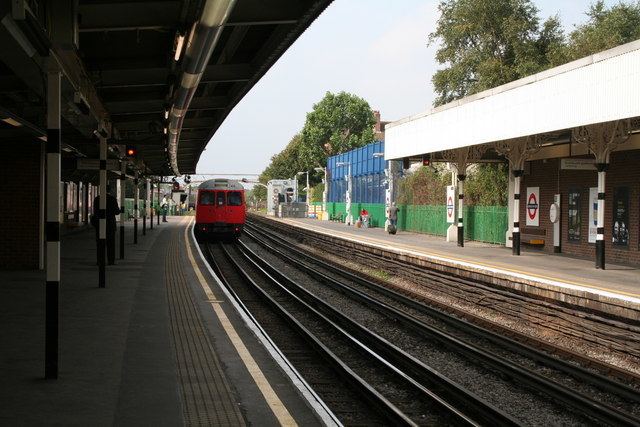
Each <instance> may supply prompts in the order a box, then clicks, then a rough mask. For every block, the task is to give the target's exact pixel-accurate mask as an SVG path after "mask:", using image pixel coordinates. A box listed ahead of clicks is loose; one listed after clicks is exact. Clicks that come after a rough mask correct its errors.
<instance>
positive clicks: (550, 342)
mask: <svg viewBox="0 0 640 427" xmlns="http://www.w3.org/2000/svg"><path fill="white" fill-rule="evenodd" d="M251 220H252V221H253V220H257V221H258V222H257V223H258V224H260V225H261V226H266V227H268V228H269V229H272V230H277V231H278V233H279V234H285V235H286V236H287V244H288V245H295V246H297V245H300V244H305V245H310V246H313V247H315V248H317V251H316V252H315V253H314V252H312V251H309V250H307V253H309V254H312V255H313V256H316V257H317V256H318V255H319V253H320V252H322V251H325V253H328V254H329V258H331V259H327V260H328V261H331V262H332V263H334V264H336V263H337V262H336V261H337V258H344V259H345V262H340V261H338V262H339V263H340V264H342V265H341V266H340V268H342V269H343V270H349V271H351V272H352V273H357V274H361V271H357V270H355V269H353V268H351V269H350V268H349V267H345V265H344V264H345V263H349V262H351V263H353V262H356V263H357V264H358V265H361V266H366V268H368V269H370V270H373V271H375V272H378V271H380V272H386V273H385V274H387V273H388V274H389V275H392V276H393V277H397V278H402V279H404V280H405V281H406V282H407V283H406V284H404V285H403V288H402V289H399V288H398V286H397V285H392V284H391V283H389V282H387V281H386V280H379V279H376V278H370V279H371V280H372V281H377V282H378V283H379V284H382V285H383V286H386V287H389V288H394V289H396V290H398V291H399V292H402V293H404V294H406V295H409V296H411V298H413V299H416V298H419V299H421V300H422V301H424V302H425V303H427V304H428V305H429V306H432V307H434V308H438V309H439V310H440V311H443V312H447V313H451V314H454V315H455V316H457V317H458V318H461V319H468V320H469V322H471V323H474V324H476V325H480V326H483V327H484V328H486V329H489V330H492V331H495V332H498V333H499V334H500V335H503V336H509V337H511V338H513V339H514V340H516V341H519V342H521V343H525V344H528V345H529V346H531V347H535V348H538V349H542V350H544V351H545V352H547V353H551V354H555V355H557V356H558V357H561V358H563V359H566V360H573V361H575V362H577V363H579V364H580V365H582V366H587V367H590V368H592V369H595V370H598V371H599V372H601V373H603V374H605V375H608V376H612V377H616V378H618V379H620V380H622V381H624V382H625V383H627V384H640V375H638V374H636V373H634V372H631V371H629V370H627V369H623V368H620V367H619V366H616V365H613V364H611V363H609V361H608V360H606V361H605V360H604V359H606V357H610V356H611V355H616V354H617V356H615V357H616V358H617V359H616V360H620V359H619V357H622V358H627V359H628V362H627V364H629V365H633V364H634V363H637V361H639V360H640V357H639V355H640V327H638V326H637V325H633V324H622V323H621V322H618V321H616V320H613V319H607V318H602V317H600V316H597V315H592V314H589V313H586V312H576V311H575V310H571V309H569V308H566V307H562V306H558V305H554V304H551V303H548V302H545V301H541V300H538V299H535V298H530V297H527V296H524V295H519V294H516V293H513V292H511V291H507V290H504V289H501V288H496V287H493V286H492V285H491V284H487V283H482V282H475V281H470V280H468V279H463V278H460V277H457V276H455V275H454V274H446V273H443V272H440V271H436V270H431V269H428V268H426V267H423V266H417V265H412V264H411V262H404V261H398V260H395V259H391V256H392V255H391V254H387V255H385V253H384V251H382V253H380V251H379V250H378V251H368V250H367V248H366V247H364V245H361V246H363V247H362V248H360V247H354V246H353V245H350V246H349V247H341V245H340V242H339V241H338V242H336V239H334V238H332V237H330V236H323V235H317V234H315V233H312V232H308V231H306V230H301V229H298V228H296V227H293V226H289V225H285V224H279V223H274V222H273V221H267V220H264V219H261V218H256V217H255V216H252V218H251ZM318 251H319V252H318ZM327 251H330V252H327ZM320 256H322V255H321V254H320ZM479 306H480V307H481V308H482V309H483V310H485V311H484V312H483V313H491V314H493V313H496V314H497V315H498V317H500V318H501V319H502V321H504V322H507V323H508V322H509V319H511V321H510V322H511V323H509V325H508V326H506V325H505V324H503V323H498V322H496V321H493V320H489V319H488V318H487V315H486V314H483V315H479V314H475V311H474V309H477V308H478V307H479ZM523 324H524V325H527V327H528V328H529V329H531V330H532V331H534V330H535V331H536V332H538V333H533V334H531V333H528V331H527V332H526V333H525V332H523V331H522V330H521V329H523V328H522V325H523ZM513 325H518V326H520V327H521V328H520V329H517V328H514V327H513ZM525 329H526V327H525ZM545 329H547V330H549V333H542V332H539V331H542V330H545ZM558 336H567V337H568V338H570V341H569V342H573V341H575V342H587V343H592V344H593V347H592V348H593V350H592V354H591V355H587V354H584V350H582V351H581V352H580V353H579V352H578V351H574V350H573V349H572V348H568V347H567V346H566V345H564V344H566V343H564V342H562V340H561V339H560V340H559V339H558V338H557V337H558ZM558 341H560V342H558ZM604 355H607V356H606V357H605V356H604Z"/></svg>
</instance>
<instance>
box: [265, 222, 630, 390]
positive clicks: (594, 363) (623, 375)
mask: <svg viewBox="0 0 640 427" xmlns="http://www.w3.org/2000/svg"><path fill="white" fill-rule="evenodd" d="M257 222H258V223H260V224H265V225H266V224H267V222H266V221H264V220H259V221H257ZM268 226H269V227H270V228H273V229H276V230H278V231H280V232H283V233H285V232H286V233H293V234H297V235H301V236H305V238H309V239H311V240H315V241H320V242H322V243H323V244H325V245H335V244H336V243H335V242H334V241H332V240H330V239H334V238H333V237H329V236H321V235H318V234H315V233H312V232H309V231H306V230H300V229H297V228H295V227H292V226H286V228H285V226H282V225H280V224H274V223H272V222H271V223H269V225H268ZM336 239H337V238H336ZM340 240H341V239H340ZM287 245H290V244H289V242H287ZM359 245H360V246H363V247H365V248H366V245H364V244H359ZM351 250H353V251H354V252H357V253H360V254H362V257H366V258H374V259H377V260H380V262H382V263H386V265H387V266H389V265H390V264H391V265H392V266H393V267H394V268H396V269H398V270H406V271H408V272H415V273H416V274H418V275H420V276H422V277H429V278H431V279H434V280H435V281H437V282H439V283H445V284H447V283H453V284H462V285H465V286H472V287H473V288H480V289H482V290H484V291H486V292H495V293H497V294H498V295H499V296H502V297H505V298H514V299H516V300H518V301H521V302H524V303H527V302H528V301H529V299H528V298H526V297H523V296H522V295H518V294H514V293H511V292H506V291H500V290H499V289H496V288H492V287H490V286H488V285H483V284H482V283H476V282H471V281H470V280H468V279H464V278H460V277H456V276H455V275H450V274H449V275H447V274H445V273H442V272H439V271H437V270H433V269H430V268H428V267H419V266H417V265H412V264H411V263H403V262H400V261H397V260H393V259H389V258H388V257H385V256H384V255H378V254H375V253H372V252H368V251H367V250H365V249H363V248H357V247H355V248H351ZM382 252H383V254H384V252H391V251H384V250H383V251H382ZM391 253H393V252H391ZM343 268H346V267H343ZM430 304H433V305H436V306H439V307H440V308H441V310H443V311H444V312H446V313H450V312H454V313H457V314H459V315H461V316H465V317H471V318H473V319H474V322H476V323H480V324H483V325H486V326H488V327H489V328H490V329H497V330H499V331H501V332H502V333H503V334H506V335H510V336H515V337H517V338H518V340H520V341H524V342H528V343H534V345H535V346H537V347H540V348H544V349H545V350H546V351H548V352H550V353H554V354H556V355H557V354H562V355H564V356H566V357H568V358H570V359H573V360H575V361H579V362H580V363H582V364H583V365H586V366H591V367H592V368H594V369H597V370H599V371H600V372H605V373H607V374H608V375H610V376H614V377H617V378H620V379H623V380H625V381H629V382H636V383H637V382H638V381H640V376H638V375H636V374H633V373H631V372H629V371H626V370H624V369H622V368H619V367H617V366H614V365H611V364H608V363H606V362H602V361H600V360H597V359H594V358H591V357H588V356H585V355H582V354H579V353H577V352H575V351H572V350H570V349H566V348H562V347H558V346H555V345H553V344H551V343H547V342H545V341H542V340H540V339H537V338H535V337H531V336H528V335H526V334H524V333H521V332H518V331H516V330H512V329H509V328H507V327H505V326H503V325H500V324H498V323H495V322H491V321H489V320H487V319H485V318H482V317H480V316H477V315H474V314H471V313H468V312H465V311H463V310H461V309H456V308H453V307H450V306H446V305H443V304H442V303H440V302H438V301H435V300H431V301H430ZM445 315H447V314H445Z"/></svg>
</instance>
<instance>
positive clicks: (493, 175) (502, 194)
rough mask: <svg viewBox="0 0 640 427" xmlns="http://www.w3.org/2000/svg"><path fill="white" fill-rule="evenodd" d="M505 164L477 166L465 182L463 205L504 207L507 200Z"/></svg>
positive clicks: (507, 174) (507, 180)
mask: <svg viewBox="0 0 640 427" xmlns="http://www.w3.org/2000/svg"><path fill="white" fill-rule="evenodd" d="M508 189H509V168H508V166H507V164H506V163H488V164H487V163H486V164H479V165H478V166H477V167H476V168H475V169H474V170H473V171H471V172H470V173H469V175H468V177H467V180H466V181H465V187H464V203H465V205H470V206H471V205H475V206H506V205H507V200H508V198H509V190H508Z"/></svg>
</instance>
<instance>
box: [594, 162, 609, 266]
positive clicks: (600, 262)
mask: <svg viewBox="0 0 640 427" xmlns="http://www.w3.org/2000/svg"><path fill="white" fill-rule="evenodd" d="M596 167H597V169H598V212H597V214H596V227H597V234H596V268H601V269H602V270H604V269H605V250H604V199H605V179H606V177H607V169H608V167H609V164H608V163H598V164H596Z"/></svg>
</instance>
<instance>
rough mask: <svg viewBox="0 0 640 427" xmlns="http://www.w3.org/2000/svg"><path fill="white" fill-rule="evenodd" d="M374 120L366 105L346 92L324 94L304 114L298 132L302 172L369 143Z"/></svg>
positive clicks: (372, 136) (324, 164) (371, 137)
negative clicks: (299, 131)
mask: <svg viewBox="0 0 640 427" xmlns="http://www.w3.org/2000/svg"><path fill="white" fill-rule="evenodd" d="M374 124H375V118H374V116H373V112H372V111H371V107H370V106H369V103H368V102H367V101H365V100H364V99H362V98H360V97H358V96H356V95H352V94H350V93H346V92H340V93H338V94H337V95H336V94H333V93H331V92H327V93H326V94H325V96H324V98H323V99H322V100H321V101H320V102H318V103H317V104H315V105H314V106H313V111H311V112H310V113H308V114H307V120H306V122H305V124H304V128H303V129H302V145H301V147H300V156H301V158H300V161H301V164H302V166H303V169H300V170H312V169H313V168H314V167H319V166H326V164H327V157H330V156H334V155H336V154H340V153H344V152H346V151H349V150H352V149H354V148H358V147H362V146H363V145H366V144H368V143H370V142H372V141H373V138H374V133H373V125H374Z"/></svg>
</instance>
